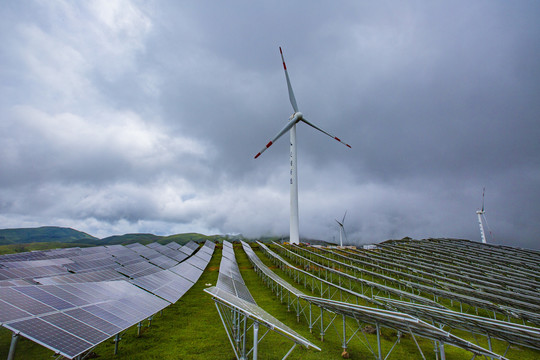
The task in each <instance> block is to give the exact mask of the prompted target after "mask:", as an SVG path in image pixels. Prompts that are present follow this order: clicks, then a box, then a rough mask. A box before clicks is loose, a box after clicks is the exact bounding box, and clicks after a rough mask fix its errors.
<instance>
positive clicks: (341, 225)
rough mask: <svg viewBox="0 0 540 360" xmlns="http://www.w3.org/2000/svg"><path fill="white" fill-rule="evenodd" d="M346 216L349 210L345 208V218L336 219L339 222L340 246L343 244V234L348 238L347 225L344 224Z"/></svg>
mask: <svg viewBox="0 0 540 360" xmlns="http://www.w3.org/2000/svg"><path fill="white" fill-rule="evenodd" d="M345 216H347V210H345V215H343V220H341V222H339V221H338V220H337V219H335V220H336V222H337V223H338V224H339V246H343V236H345V240H347V234H345V225H343V224H344V223H345ZM342 234H343V235H342Z"/></svg>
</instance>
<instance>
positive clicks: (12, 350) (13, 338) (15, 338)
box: [7, 332, 19, 360]
mask: <svg viewBox="0 0 540 360" xmlns="http://www.w3.org/2000/svg"><path fill="white" fill-rule="evenodd" d="M17 342H19V334H17V333H15V332H14V333H13V334H12V335H11V344H10V345H9V353H8V357H7V358H8V360H13V358H14V357H15V349H16V348H17Z"/></svg>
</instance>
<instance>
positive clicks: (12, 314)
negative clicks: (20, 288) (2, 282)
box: [0, 300, 32, 322]
mask: <svg viewBox="0 0 540 360" xmlns="http://www.w3.org/2000/svg"><path fill="white" fill-rule="evenodd" d="M30 316H32V314H30V313H29V312H27V311H24V310H21V309H19V308H18V307H15V306H13V305H11V304H9V303H7V302H5V301H2V300H0V322H9V321H13V320H16V319H23V318H26V317H30Z"/></svg>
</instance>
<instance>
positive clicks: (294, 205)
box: [255, 47, 351, 244]
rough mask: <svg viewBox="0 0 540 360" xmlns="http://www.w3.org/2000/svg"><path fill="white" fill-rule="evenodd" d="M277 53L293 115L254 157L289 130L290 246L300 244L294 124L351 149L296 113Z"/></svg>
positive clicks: (295, 105) (282, 59)
mask: <svg viewBox="0 0 540 360" xmlns="http://www.w3.org/2000/svg"><path fill="white" fill-rule="evenodd" d="M279 52H280V54H281V61H282V62H283V70H285V79H286V80H287V88H288V90H289V100H290V101H291V105H292V107H293V110H294V113H293V114H292V115H291V117H290V118H289V122H288V123H287V124H286V125H285V126H284V127H283V129H281V131H280V132H278V134H277V135H276V136H275V137H274V138H273V139H272V140H271V141H270V142H269V143H268V144H266V146H265V147H263V148H262V150H261V151H260V152H259V153H258V154H257V155H255V159H256V158H258V157H259V156H261V154H262V153H263V152H264V151H265V150H266V149H268V148H269V147H270V146H272V144H273V143H275V142H276V140H277V139H279V138H280V137H281V136H282V135H283V134H285V133H286V132H287V131H289V130H290V147H291V148H290V165H291V215H290V216H291V220H290V222H291V223H290V243H291V244H299V243H300V236H299V225H298V175H297V171H296V124H297V123H299V122H300V121H301V122H303V123H305V124H307V125H309V126H311V127H312V128H314V129H316V130H319V131H320V132H322V133H323V134H326V135H328V136H330V137H331V138H333V139H335V140H337V141H339V142H340V143H342V144H344V145H346V146H347V147H349V148H350V147H351V146H350V145H349V144H346V143H344V142H343V141H341V140H340V139H339V138H337V137H336V136H334V135H331V134H329V133H327V132H326V131H324V130H323V129H321V128H319V127H317V126H315V125H313V124H312V123H310V122H309V121H307V120H306V119H305V118H304V115H303V114H302V113H301V112H299V111H298V105H297V104H296V98H295V97H294V93H293V89H292V86H291V81H290V79H289V73H288V72H287V66H286V65H285V59H284V58H283V51H281V47H280V48H279Z"/></svg>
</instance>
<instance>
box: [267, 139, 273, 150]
mask: <svg viewBox="0 0 540 360" xmlns="http://www.w3.org/2000/svg"><path fill="white" fill-rule="evenodd" d="M270 146H272V142H271V141H270V142H269V143H268V144H266V148H267V149H268V148H269V147H270Z"/></svg>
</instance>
